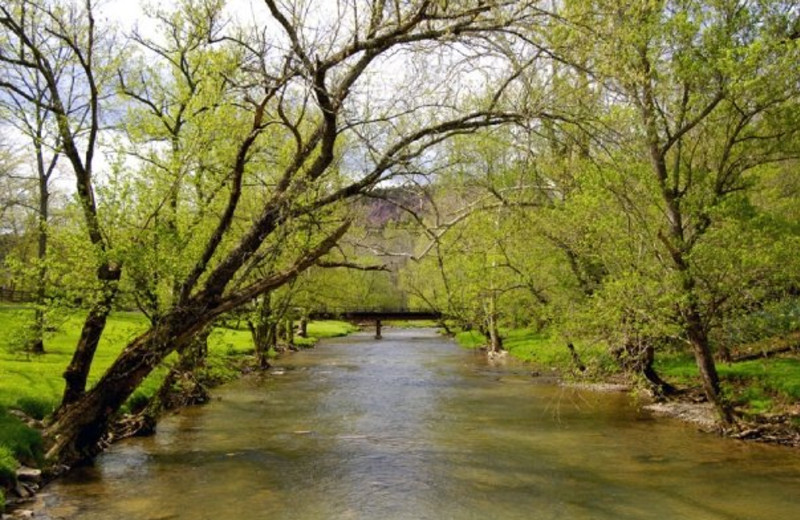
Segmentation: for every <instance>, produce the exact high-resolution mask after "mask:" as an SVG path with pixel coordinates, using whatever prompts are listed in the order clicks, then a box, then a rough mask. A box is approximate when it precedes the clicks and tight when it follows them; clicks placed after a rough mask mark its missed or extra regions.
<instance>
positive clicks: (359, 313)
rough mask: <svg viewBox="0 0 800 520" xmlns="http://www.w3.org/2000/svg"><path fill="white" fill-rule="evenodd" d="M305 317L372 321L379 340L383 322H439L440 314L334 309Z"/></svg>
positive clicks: (399, 309) (375, 309) (415, 311)
mask: <svg viewBox="0 0 800 520" xmlns="http://www.w3.org/2000/svg"><path fill="white" fill-rule="evenodd" d="M307 317H308V319H310V320H344V321H354V322H363V321H374V322H375V339H381V327H382V321H384V320H402V321H411V320H440V319H442V313H441V312H439V311H434V310H431V309H408V308H394V309H383V308H356V309H353V308H339V309H336V308H334V309H324V310H314V311H310V312H309V313H308V314H307Z"/></svg>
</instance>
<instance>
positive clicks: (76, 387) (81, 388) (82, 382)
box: [59, 264, 122, 409]
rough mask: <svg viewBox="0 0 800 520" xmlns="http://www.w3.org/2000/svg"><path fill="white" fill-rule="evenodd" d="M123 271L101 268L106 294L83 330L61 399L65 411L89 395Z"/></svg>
mask: <svg viewBox="0 0 800 520" xmlns="http://www.w3.org/2000/svg"><path fill="white" fill-rule="evenodd" d="M121 274H122V273H121V271H120V270H119V269H116V268H113V267H110V266H109V265H107V264H104V265H103V266H101V267H100V269H99V272H98V275H97V276H98V278H99V279H100V280H102V281H103V285H102V287H103V288H102V291H103V294H102V296H101V297H100V300H99V301H97V302H95V304H94V305H93V306H92V308H91V310H89V315H88V316H87V317H86V321H85V322H84V324H83V329H82V330H81V337H80V339H79V340H78V345H77V346H76V347H75V353H74V354H73V355H72V361H70V364H69V366H68V367H67V370H66V371H65V372H64V379H65V380H66V386H65V388H64V397H63V398H62V399H61V407H59V409H61V408H63V407H64V406H65V405H68V404H71V403H73V402H75V401H76V400H77V399H78V398H80V397H81V396H82V395H83V394H84V392H85V391H86V380H87V379H88V377H89V369H90V368H91V366H92V361H93V360H94V354H95V352H97V345H98V343H99V342H100V337H101V336H102V335H103V330H105V328H106V321H107V320H108V315H109V314H110V313H111V305H112V304H113V302H114V299H115V298H116V295H117V289H118V282H119V278H120V275H121Z"/></svg>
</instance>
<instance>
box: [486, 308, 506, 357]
mask: <svg viewBox="0 0 800 520" xmlns="http://www.w3.org/2000/svg"><path fill="white" fill-rule="evenodd" d="M488 332H489V352H500V351H501V350H503V338H501V337H500V331H499V330H498V329H497V316H496V315H495V314H494V313H491V314H489V330H488Z"/></svg>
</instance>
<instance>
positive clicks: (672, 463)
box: [36, 329, 800, 520]
mask: <svg viewBox="0 0 800 520" xmlns="http://www.w3.org/2000/svg"><path fill="white" fill-rule="evenodd" d="M276 365H277V366H276V367H275V369H273V370H272V371H270V372H267V373H264V374H257V375H251V376H246V377H244V378H242V379H240V380H238V381H236V382H234V383H231V384H229V385H226V386H223V387H221V388H219V389H216V390H215V391H214V400H213V401H212V402H211V403H210V404H208V405H206V406H202V407H193V408H189V409H185V410H182V411H181V412H180V413H179V414H177V415H174V416H171V417H168V418H166V419H165V420H164V421H163V422H161V423H160V424H159V430H158V434H157V435H155V436H153V437H150V438H144V439H130V440H127V441H123V442H121V443H118V444H116V445H114V446H113V447H112V448H111V449H110V450H109V451H108V452H106V453H105V454H103V455H101V456H100V457H99V458H98V460H97V461H96V463H95V464H94V465H93V466H91V467H87V468H80V469H77V470H75V471H73V472H71V473H70V474H69V475H68V476H66V477H65V478H62V479H60V480H58V481H57V482H55V483H53V484H51V485H50V486H48V487H47V488H46V489H45V490H44V492H43V493H42V494H41V495H40V497H39V504H38V505H37V511H36V515H37V517H41V518H45V519H51V520H60V519H81V520H99V519H126V520H166V519H209V520H211V519H213V520H219V519H256V518H265V519H266V518H269V519H298V520H302V519H379V520H391V519H415V520H417V519H436V520H439V519H459V520H460V519H481V520H484V519H487V518H492V519H506V518H509V519H511V518H520V519H522V518H524V519H556V518H563V519H637V520H638V519H651V518H652V519H659V520H660V519H667V518H670V519H673V518H674V519H677V518H688V519H693V520H698V519H748V520H753V519H765V520H766V519H789V518H796V517H797V515H798V511H800V451H798V450H793V449H790V448H784V447H779V446H765V445H758V444H752V443H744V442H740V441H733V440H729V439H721V438H718V437H716V436H714V435H709V434H706V433H701V432H698V431H696V429H695V428H693V427H692V426H690V425H686V424H683V423H681V422H678V421H674V420H669V419H655V418H653V417H652V416H650V415H649V414H648V413H646V412H644V411H642V410H640V409H638V407H637V405H636V403H635V402H634V401H633V400H632V399H631V398H630V397H629V396H627V395H625V394H601V393H593V392H591V391H589V390H582V389H575V388H566V387H562V386H559V385H557V384H555V383H554V382H552V381H549V380H547V379H546V378H541V377H539V378H534V377H531V375H530V371H529V369H526V367H525V366H524V365H522V364H518V363H515V362H514V361H508V362H506V363H503V364H498V365H492V364H490V363H489V362H487V360H486V359H485V357H484V356H482V355H480V354H479V353H474V352H471V351H467V350H464V349H461V348H459V347H457V346H456V345H455V344H454V343H453V342H452V341H451V340H449V339H447V338H444V337H441V336H439V335H437V334H436V332H435V331H433V330H428V329H413V330H400V329H385V330H384V339H382V340H375V339H373V338H372V336H371V335H369V334H366V333H363V334H356V335H353V336H350V337H347V338H340V339H336V340H329V341H325V342H323V343H321V344H320V345H319V346H318V347H317V348H316V349H313V350H308V351H303V352H299V353H295V354H293V355H290V356H286V357H284V358H282V359H280V360H279V361H278V362H277V363H276Z"/></svg>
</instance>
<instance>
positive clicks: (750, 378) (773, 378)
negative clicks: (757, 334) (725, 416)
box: [456, 329, 800, 426]
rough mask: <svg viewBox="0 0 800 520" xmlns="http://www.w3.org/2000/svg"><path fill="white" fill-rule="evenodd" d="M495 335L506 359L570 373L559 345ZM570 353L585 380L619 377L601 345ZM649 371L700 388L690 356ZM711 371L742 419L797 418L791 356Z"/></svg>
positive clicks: (466, 337) (515, 332) (479, 342)
mask: <svg viewBox="0 0 800 520" xmlns="http://www.w3.org/2000/svg"><path fill="white" fill-rule="evenodd" d="M501 334H502V337H503V346H504V347H505V348H506V350H508V352H509V354H510V355H512V356H514V357H516V358H518V359H521V360H523V361H526V362H530V363H531V364H532V365H535V366H537V367H543V368H550V369H556V370H558V371H560V372H561V373H574V367H575V364H574V361H573V359H572V356H571V354H570V352H569V350H568V349H567V347H566V342H565V341H564V340H563V339H561V338H558V337H553V336H550V335H548V334H545V333H541V332H535V331H533V330H530V329H511V330H504V331H501ZM456 341H457V342H458V344H459V345H461V346H462V347H465V348H480V347H483V346H484V345H485V344H486V339H485V338H484V337H483V336H482V335H481V334H480V333H478V332H476V331H466V332H460V333H458V334H456ZM776 341H779V340H776ZM575 351H576V352H577V353H578V356H579V357H580V360H581V361H582V362H583V363H584V364H585V365H586V367H587V371H586V372H587V373H586V374H585V377H588V378H590V379H593V380H597V381H603V380H605V379H607V378H609V377H615V376H616V377H618V376H619V369H618V367H617V366H616V364H615V361H614V360H613V359H612V358H611V356H610V355H609V354H608V350H607V348H606V347H605V346H604V345H601V344H599V343H596V344H594V345H591V344H588V343H585V342H580V341H576V342H575ZM655 369H656V371H657V372H658V373H659V374H660V375H661V376H662V377H663V378H664V379H665V380H666V381H668V382H670V383H672V384H674V385H676V386H678V387H681V388H700V387H701V381H700V374H699V372H698V370H697V365H696V364H695V361H694V358H693V357H692V356H691V355H688V354H679V353H674V352H659V353H657V355H656V363H655ZM717 369H718V371H719V375H720V379H721V381H722V386H723V389H724V391H725V392H726V394H727V395H728V396H729V399H731V401H732V402H733V403H734V405H735V406H736V407H737V409H738V410H739V411H740V412H741V413H742V414H743V415H745V416H756V415H763V414H782V413H786V412H792V411H794V413H795V414H796V413H799V412H800V405H799V404H798V403H800V359H799V358H798V357H797V355H796V354H795V355H792V354H787V355H784V356H782V357H772V358H765V359H757V360H751V361H742V362H738V363H718V365H717ZM795 422H797V420H796V419H795ZM798 425H799V426H800V424H798Z"/></svg>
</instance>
